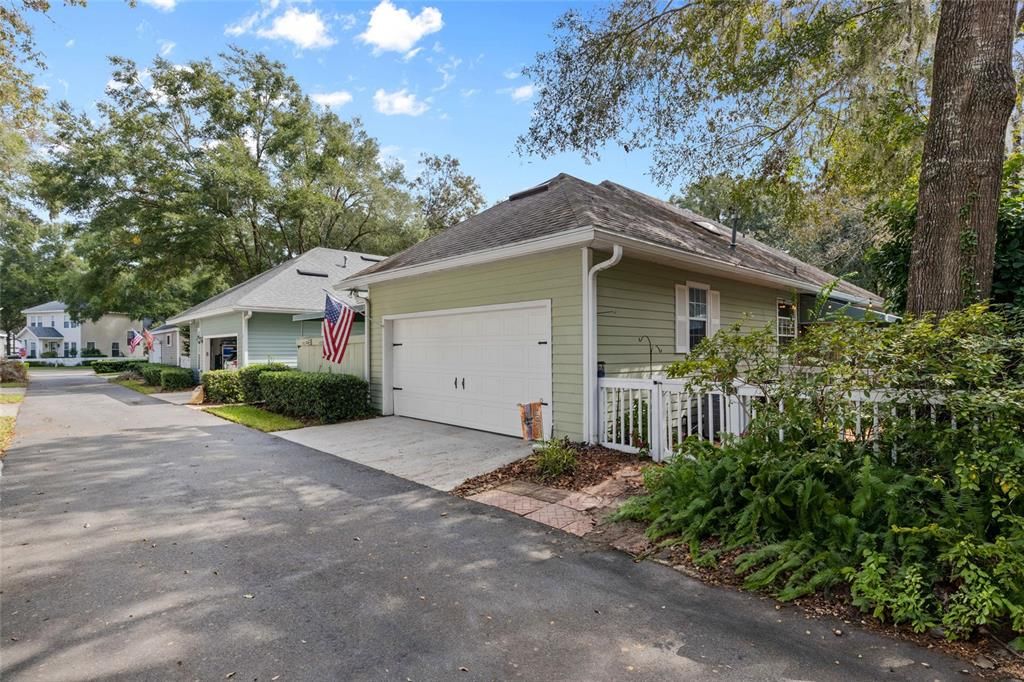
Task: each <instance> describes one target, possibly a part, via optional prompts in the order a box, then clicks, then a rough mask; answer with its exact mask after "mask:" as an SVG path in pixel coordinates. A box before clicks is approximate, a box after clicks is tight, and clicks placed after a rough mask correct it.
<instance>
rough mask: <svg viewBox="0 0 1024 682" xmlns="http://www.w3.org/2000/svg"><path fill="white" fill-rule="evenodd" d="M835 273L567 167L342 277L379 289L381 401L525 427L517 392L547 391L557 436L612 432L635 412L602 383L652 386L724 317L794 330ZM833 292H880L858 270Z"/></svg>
mask: <svg viewBox="0 0 1024 682" xmlns="http://www.w3.org/2000/svg"><path fill="white" fill-rule="evenodd" d="M835 279H836V278H835V277H833V276H832V275H830V274H828V273H826V272H823V271H822V270H819V269H818V268H815V267H813V266H811V265H808V264H806V263H803V262H801V261H800V260H798V259H796V258H793V257H792V256H789V255H788V254H786V253H783V252H782V251H779V250H778V249H774V248H771V247H769V246H767V245H765V244H762V243H761V242H759V241H757V240H756V239H753V238H751V237H749V236H747V235H743V234H736V233H734V232H733V231H732V230H731V229H730V228H729V227H727V226H726V225H723V224H722V223H720V222H718V221H717V220H712V219H710V218H705V217H704V216H700V215H698V214H696V213H693V212H691V211H688V210H685V209H682V208H679V207H677V206H675V205H672V204H669V203H667V202H664V201H661V200H659V199H656V198H653V197H650V196H647V195H645V194H642V193H640V192H637V191H634V190H631V189H629V188H627V187H623V186H622V185H619V184H616V183H614V182H609V181H605V182H602V183H600V184H596V185H595V184H591V183H589V182H585V181H583V180H580V179H578V178H575V177H572V176H569V175H564V174H563V175H559V176H557V177H555V178H552V179H551V180H549V181H547V182H545V183H542V184H540V185H537V186H536V187H533V188H531V189H529V190H526V191H523V192H520V193H518V194H513V195H512V196H510V197H509V198H508V200H506V201H503V202H501V203H499V204H497V205H495V206H493V207H491V208H489V209H487V210H485V211H483V212H482V213H479V214H478V215H476V216H473V217H472V218H469V219H468V220H466V221H464V222H462V223H460V224H458V225H455V226H453V227H451V228H449V229H447V230H445V231H443V232H441V233H439V234H437V235H435V236H433V237H431V238H429V239H427V240H425V241H423V242H420V243H419V244H416V245H415V246H412V247H411V248H409V249H406V250H405V251H402V252H401V253H398V254H396V255H394V256H391V257H390V258H387V259H386V260H384V261H382V262H380V263H377V264H374V265H371V266H369V267H367V268H366V269H365V270H362V271H361V272H360V273H358V274H357V275H355V276H353V277H349V278H348V279H347V280H345V281H344V282H342V283H340V284H338V285H336V288H337V289H339V290H342V291H344V290H347V289H353V288H354V289H361V288H366V289H367V290H368V299H367V306H368V308H367V309H368V311H369V319H370V324H369V325H367V329H366V334H367V336H366V342H367V344H368V346H369V348H370V352H369V363H370V372H369V376H370V384H371V394H372V398H373V401H374V404H375V406H376V407H377V408H378V409H380V410H381V412H382V413H383V414H386V415H387V414H396V415H404V416H408V417H416V418H420V419H426V420H430V421H437V422H444V423H448V424H455V425H460V426H465V427H470V428H474V429H481V430H485V431H492V432H497V433H504V434H510V435H518V434H519V433H520V415H519V411H518V408H517V404H519V403H525V402H528V401H541V402H542V403H543V404H544V407H543V419H544V421H545V424H544V426H545V432H546V435H547V436H548V437H550V436H556V437H561V436H567V437H569V438H571V439H573V440H577V441H580V440H586V441H591V442H601V441H603V440H605V439H606V438H607V434H606V433H599V430H601V429H602V426H601V424H602V420H604V422H607V419H608V415H609V414H610V411H611V410H612V409H619V410H620V411H619V412H618V414H617V416H616V417H615V419H617V420H619V421H620V422H625V420H627V418H629V419H631V417H629V415H627V414H626V413H625V412H623V411H622V408H621V406H620V407H618V408H614V407H613V406H610V405H609V404H608V403H607V402H605V401H604V399H603V397H602V396H604V395H605V389H608V388H609V387H610V386H612V385H614V382H615V381H616V380H618V381H620V382H621V381H623V380H627V381H635V382H640V383H637V384H636V386H637V387H640V386H643V387H646V388H644V389H642V390H652V386H653V382H652V381H651V378H652V377H655V376H658V375H659V374H660V373H662V371H663V370H664V368H665V367H666V365H667V364H669V363H671V362H672V361H674V360H677V359H680V358H683V357H685V355H686V354H687V353H688V352H689V350H690V349H691V348H693V347H694V346H695V345H696V344H697V343H699V342H700V341H701V340H702V339H703V338H705V337H707V336H711V335H713V334H715V332H716V331H717V330H718V329H719V328H721V327H722V326H723V325H726V326H727V325H732V324H734V323H739V324H741V325H742V326H743V327H744V328H748V329H753V328H761V327H763V326H764V325H768V324H771V325H773V326H774V327H775V329H776V332H777V335H778V339H779V342H780V343H785V342H786V341H787V340H788V339H790V338H792V337H793V336H794V335H796V334H797V333H798V331H799V329H800V327H801V325H802V324H806V323H807V322H808V321H809V312H810V311H809V307H808V306H809V303H808V302H809V301H812V300H813V297H814V296H816V295H817V294H818V293H819V292H820V291H821V290H822V289H823V288H824V287H826V286H828V285H830V284H831V283H833V282H834V281H835ZM831 297H832V299H833V303H835V304H852V305H854V306H859V307H861V308H863V309H867V308H869V307H878V306H880V305H881V304H882V300H881V299H880V298H879V297H878V296H876V295H875V294H872V293H871V292H869V291H866V290H864V289H862V288H860V287H857V286H854V285H853V284H850V283H848V282H839V283H838V284H837V285H836V286H835V288H834V290H833V291H832V292H831ZM624 390H625V389H624ZM630 390H632V389H630ZM640 390H641V389H639V388H638V390H637V392H635V393H634V394H630V395H631V396H639V395H640V394H641V393H640ZM609 395H610V394H609ZM630 400H633V398H632V397H631V398H630ZM628 404H632V405H634V406H635V404H636V403H635V402H631V403H628ZM625 409H626V410H629V409H630V408H628V407H627V408H625ZM634 409H635V407H634Z"/></svg>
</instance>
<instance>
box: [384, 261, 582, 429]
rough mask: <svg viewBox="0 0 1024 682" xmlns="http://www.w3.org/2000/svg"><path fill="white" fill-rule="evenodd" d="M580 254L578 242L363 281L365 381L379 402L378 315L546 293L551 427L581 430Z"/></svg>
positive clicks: (493, 302)
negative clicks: (367, 323)
mask: <svg viewBox="0 0 1024 682" xmlns="http://www.w3.org/2000/svg"><path fill="white" fill-rule="evenodd" d="M582 289H583V285H582V257H581V254H580V250H579V249H565V250H560V251H553V252H551V253H546V254H540V255H535V256H523V257H521V258H514V259H510V260H507V261H502V262H499V263H492V264H487V265H478V266H470V267H462V268H457V269H454V270H449V271H444V272H437V273H431V274H427V275H419V276H416V277H408V278H405V279H399V280H394V281H391V282H381V283H379V284H371V285H370V287H369V290H370V306H371V308H370V315H371V317H372V320H371V327H370V386H371V394H372V397H373V401H374V404H375V405H376V406H377V407H378V408H380V406H381V400H382V398H381V378H382V374H383V351H382V348H381V320H382V319H383V318H384V316H385V315H395V314H400V313H411V312H421V311H429V310H445V309H451V308H466V307H471V306H482V305H497V304H500V303H516V302H520V301H540V300H550V301H551V336H552V339H551V344H552V347H551V363H552V368H551V369H552V389H553V390H552V392H553V403H554V404H553V405H552V409H553V418H554V420H553V424H552V427H553V429H552V430H553V432H554V434H555V435H556V436H568V437H570V438H572V439H574V440H581V439H582V437H583V377H582V362H583V359H582V358H583V343H582V328H583V327H582V325H583V312H582V296H583V294H582Z"/></svg>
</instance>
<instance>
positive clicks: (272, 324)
mask: <svg viewBox="0 0 1024 682" xmlns="http://www.w3.org/2000/svg"><path fill="white" fill-rule="evenodd" d="M310 326H315V325H310V323H308V322H305V323H303V322H293V321H292V313H283V314H281V313H253V315H252V317H250V318H249V336H248V339H249V342H248V346H249V354H248V358H247V361H248V364H250V365H256V364H260V363H264V362H283V363H284V364H286V365H291V366H292V367H294V366H296V364H297V361H298V348H297V342H298V339H299V337H300V336H301V335H302V331H303V329H304V328H305V327H310Z"/></svg>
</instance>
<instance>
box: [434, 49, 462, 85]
mask: <svg viewBox="0 0 1024 682" xmlns="http://www.w3.org/2000/svg"><path fill="white" fill-rule="evenodd" d="M460 64H462V60H461V59H459V58H458V57H450V58H449V59H448V61H447V62H445V63H444V64H441V65H440V66H438V67H437V72H438V73H439V74H441V85H439V86H437V87H436V88H434V92H439V91H441V90H444V89H446V88H447V87H448V86H449V85H451V84H452V82H454V81H455V72H456V70H458V68H459V65H460Z"/></svg>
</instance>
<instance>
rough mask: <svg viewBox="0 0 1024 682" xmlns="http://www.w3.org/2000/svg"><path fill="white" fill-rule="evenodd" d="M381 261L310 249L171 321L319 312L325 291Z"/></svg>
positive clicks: (356, 255) (371, 255)
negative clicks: (261, 312) (267, 311)
mask: <svg viewBox="0 0 1024 682" xmlns="http://www.w3.org/2000/svg"><path fill="white" fill-rule="evenodd" d="M380 259H381V256H375V255H373V254H368V253H359V252H356V251H340V250H338V249H328V248H324V247H317V248H315V249H310V250H309V251H307V252H306V253H304V254H302V255H301V256H297V257H295V258H292V259H291V260H289V261H285V262H284V263H281V264H280V265H278V266H277V267H274V268H271V269H270V270H267V271H266V272H263V273H260V274H259V275H256V276H255V277H253V278H251V279H248V280H246V281H245V282H242V283H241V284H238V285H235V286H233V287H231V288H230V289H228V290H226V291H223V292H221V293H219V294H217V295H216V296H213V297H211V298H208V299H206V300H205V301H203V302H202V303H200V304H198V305H195V306H192V307H191V308H189V309H188V310H185V311H183V312H181V313H178V314H177V315H175V316H173V317H171V318H170V319H169V320H168V322H169V323H180V322H187V321H188V320H191V319H195V318H197V317H202V316H204V315H206V314H209V313H213V312H228V311H231V310H260V309H268V308H271V309H275V310H280V311H288V312H295V313H299V312H305V311H313V310H319V309H320V308H322V307H323V304H324V289H329V288H330V287H331V285H332V284H336V283H337V282H339V281H340V280H343V279H345V278H346V277H350V276H352V275H354V274H356V273H357V272H359V271H360V270H363V269H364V268H366V267H367V266H369V265H373V264H375V263H376V262H377V261H379V260H380ZM321 275H322V276H321ZM335 295H337V294H335Z"/></svg>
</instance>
